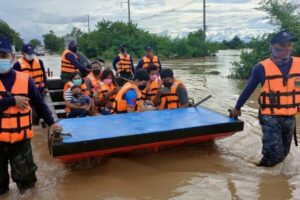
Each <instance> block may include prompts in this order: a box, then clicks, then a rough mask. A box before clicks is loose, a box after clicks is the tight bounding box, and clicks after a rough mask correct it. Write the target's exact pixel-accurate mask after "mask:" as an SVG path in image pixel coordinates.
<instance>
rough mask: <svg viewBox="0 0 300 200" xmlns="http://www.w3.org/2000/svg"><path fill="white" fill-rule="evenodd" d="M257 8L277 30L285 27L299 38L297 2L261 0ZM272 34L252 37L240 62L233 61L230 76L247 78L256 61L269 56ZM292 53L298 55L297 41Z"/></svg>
mask: <svg viewBox="0 0 300 200" xmlns="http://www.w3.org/2000/svg"><path fill="white" fill-rule="evenodd" d="M257 9H258V10H261V11H264V12H266V13H267V17H266V19H268V21H269V23H270V24H272V25H275V26H276V27H277V28H278V30H282V29H286V30H288V31H290V32H291V33H292V34H293V35H295V36H296V37H297V38H300V13H299V12H297V9H298V5H297V4H295V3H293V2H292V1H289V0H283V1H278V0H262V1H261V2H260V4H259V7H258V8H257ZM278 30H276V32H277V31H278ZM273 35H274V33H270V34H264V35H261V36H258V37H257V38H253V39H252V41H251V42H250V47H251V51H242V53H241V56H240V58H241V59H240V62H233V68H232V69H231V75H230V77H233V78H241V79H245V78H247V77H248V76H249V74H250V72H251V70H252V67H253V66H254V65H255V64H256V63H257V62H259V61H260V60H262V59H265V58H267V57H269V55H270V52H269V44H270V40H271V37H272V36H273ZM293 54H294V55H300V43H299V42H297V43H295V45H294V50H293Z"/></svg>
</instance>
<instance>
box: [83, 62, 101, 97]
mask: <svg viewBox="0 0 300 200" xmlns="http://www.w3.org/2000/svg"><path fill="white" fill-rule="evenodd" d="M103 62H104V61H103ZM103 66H104V64H103V63H102V62H100V61H94V62H92V63H91V70H92V71H91V72H90V73H89V74H88V75H87V76H86V77H85V78H84V83H85V85H86V86H87V90H89V92H90V94H91V95H92V94H93V92H94V90H95V87H99V84H100V79H101V71H102V68H103Z"/></svg>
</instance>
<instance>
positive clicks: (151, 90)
mask: <svg viewBox="0 0 300 200" xmlns="http://www.w3.org/2000/svg"><path fill="white" fill-rule="evenodd" d="M147 72H148V74H149V76H150V82H149V85H148V87H147V88H146V89H145V90H143V91H142V100H144V101H146V100H150V101H151V102H152V103H153V101H154V99H155V96H156V94H157V91H158V87H159V82H160V77H159V68H158V67H157V66H156V65H154V64H150V65H149V66H148V67H147Z"/></svg>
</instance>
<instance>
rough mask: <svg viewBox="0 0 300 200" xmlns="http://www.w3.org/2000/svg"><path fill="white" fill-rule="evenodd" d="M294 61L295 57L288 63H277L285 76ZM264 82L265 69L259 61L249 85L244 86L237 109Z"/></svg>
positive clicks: (249, 79)
mask: <svg viewBox="0 0 300 200" xmlns="http://www.w3.org/2000/svg"><path fill="white" fill-rule="evenodd" d="M292 63H293V59H292V58H291V59H290V60H289V62H288V63H286V64H283V65H277V66H278V68H279V70H280V71H281V73H282V74H283V75H284V76H287V75H288V74H289V71H290V69H291V66H292ZM264 83H265V69H264V67H263V66H262V65H261V64H260V63H258V64H256V65H255V66H254V68H253V70H252V72H251V75H250V77H249V78H248V82H247V85H246V87H245V88H244V90H243V92H242V94H241V95H240V97H239V99H238V101H237V103H236V106H235V108H236V109H237V110H240V109H241V108H242V107H243V105H244V104H245V103H246V101H247V100H248V99H249V97H250V96H251V94H252V93H253V92H254V90H255V89H256V87H257V86H258V84H261V85H264Z"/></svg>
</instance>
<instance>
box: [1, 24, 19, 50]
mask: <svg viewBox="0 0 300 200" xmlns="http://www.w3.org/2000/svg"><path fill="white" fill-rule="evenodd" d="M0 36H2V37H6V38H7V39H9V40H10V41H11V42H12V43H13V44H14V45H15V46H16V50H17V51H19V50H21V49H22V46H23V45H24V42H23V40H22V39H21V37H20V33H18V32H16V31H15V30H13V29H12V28H11V27H10V26H9V25H8V24H7V23H6V22H4V21H3V20H1V19H0Z"/></svg>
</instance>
